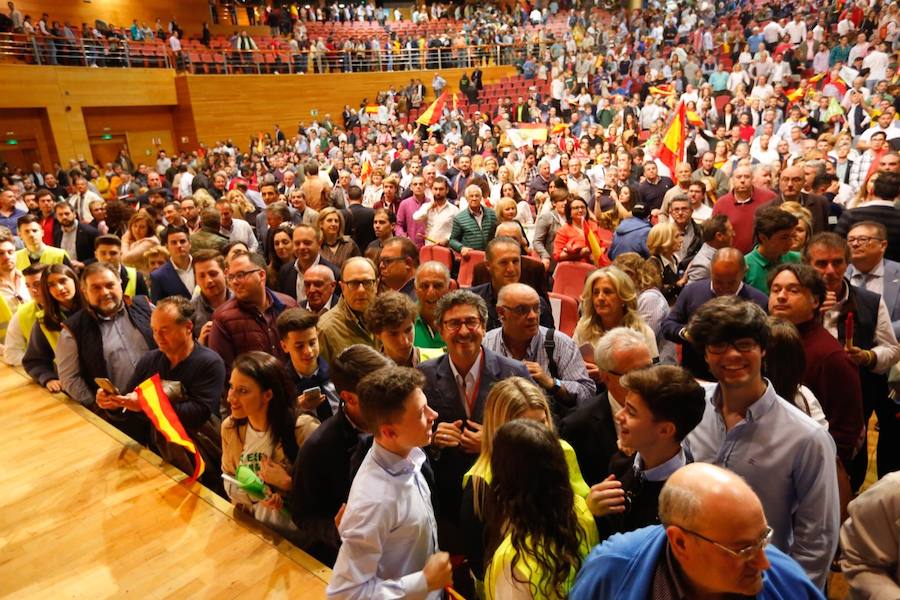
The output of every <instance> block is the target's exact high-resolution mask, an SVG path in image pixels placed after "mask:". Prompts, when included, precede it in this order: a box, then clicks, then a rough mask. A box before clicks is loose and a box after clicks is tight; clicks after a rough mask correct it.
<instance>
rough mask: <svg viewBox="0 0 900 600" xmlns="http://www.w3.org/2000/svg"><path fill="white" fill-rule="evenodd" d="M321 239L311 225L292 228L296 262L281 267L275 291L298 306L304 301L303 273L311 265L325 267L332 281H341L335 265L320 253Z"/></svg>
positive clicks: (317, 231)
mask: <svg viewBox="0 0 900 600" xmlns="http://www.w3.org/2000/svg"><path fill="white" fill-rule="evenodd" d="M321 242H322V240H321V238H320V237H319V230H318V229H316V228H315V227H313V226H311V225H306V224H303V223H301V224H300V225H297V227H295V228H294V256H296V257H297V260H295V261H293V262H289V263H287V264H284V265H282V266H281V270H280V271H278V285H277V287H276V289H277V290H278V291H279V292H281V293H282V294H287V295H288V296H290V297H291V298H293V299H294V300H296V301H297V302H298V303H299V304H303V303H304V302H305V301H306V291H305V289H304V287H303V273H306V270H307V269H309V268H310V267H311V266H313V265H325V266H326V267H328V268H329V269H331V271H332V272H333V273H334V280H335V281H340V280H341V271H340V269H338V268H337V266H336V265H334V264H333V263H331V262H329V261H328V260H327V259H325V258H324V257H323V256H322V255H321V254H320V253H319V248H320V247H321Z"/></svg>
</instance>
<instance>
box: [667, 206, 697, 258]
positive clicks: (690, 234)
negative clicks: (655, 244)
mask: <svg viewBox="0 0 900 600" xmlns="http://www.w3.org/2000/svg"><path fill="white" fill-rule="evenodd" d="M693 214H694V209H693V208H692V207H691V200H690V198H688V197H687V195H685V194H678V195H677V196H675V197H673V198H672V199H671V200H670V202H669V219H671V220H672V222H673V223H675V226H676V227H678V231H679V232H680V233H681V235H682V236H683V239H682V241H681V248H679V249H678V250H677V251H676V252H675V260H676V261H677V262H678V274H679V275H681V274H683V273H684V272H685V270H686V269H687V267H688V265H689V264H690V263H691V261H692V260H693V259H694V256H696V254H697V252H698V251H699V250H700V246H702V245H703V232H702V231H701V230H700V225H698V224H697V223H696V222H695V221H694V219H693Z"/></svg>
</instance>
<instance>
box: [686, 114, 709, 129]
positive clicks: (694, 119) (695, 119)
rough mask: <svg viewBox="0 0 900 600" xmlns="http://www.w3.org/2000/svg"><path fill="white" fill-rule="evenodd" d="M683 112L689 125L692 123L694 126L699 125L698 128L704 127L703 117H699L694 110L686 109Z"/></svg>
mask: <svg viewBox="0 0 900 600" xmlns="http://www.w3.org/2000/svg"><path fill="white" fill-rule="evenodd" d="M684 114H685V116H687V122H688V123H689V124H690V125H693V126H694V127H699V128H700V129H703V128H704V127H706V125H705V124H704V123H703V119H701V118H700V115H698V114H697V113H695V112H694V111H692V110H686V111H685V112H684Z"/></svg>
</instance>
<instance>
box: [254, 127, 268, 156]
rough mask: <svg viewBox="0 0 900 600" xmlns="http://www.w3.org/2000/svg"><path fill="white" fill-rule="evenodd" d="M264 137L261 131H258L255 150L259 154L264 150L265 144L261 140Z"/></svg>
mask: <svg viewBox="0 0 900 600" xmlns="http://www.w3.org/2000/svg"><path fill="white" fill-rule="evenodd" d="M264 137H265V136H263V132H262V131H260V132H259V139H258V140H257V142H256V151H257V152H259V153H260V154H262V153H263V152H265V151H266V144H265V143H264V142H263V138H264Z"/></svg>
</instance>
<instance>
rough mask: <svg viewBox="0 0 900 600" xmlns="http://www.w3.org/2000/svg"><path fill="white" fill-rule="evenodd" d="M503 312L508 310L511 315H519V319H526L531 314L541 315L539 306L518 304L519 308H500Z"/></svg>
mask: <svg viewBox="0 0 900 600" xmlns="http://www.w3.org/2000/svg"><path fill="white" fill-rule="evenodd" d="M500 308H503V309H504V310H508V311H510V312H512V313H515V314H517V315H519V316H520V317H527V316H528V315H530V314H531V313H532V312H534V313H537V314H538V315H540V314H541V305H540V303H538V304H520V305H519V306H501V307H500Z"/></svg>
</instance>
